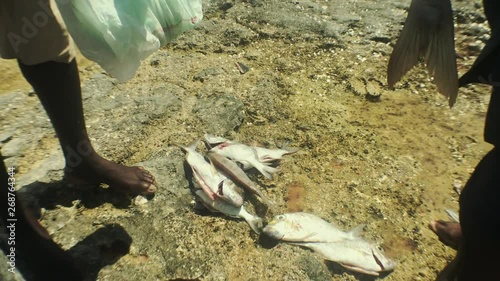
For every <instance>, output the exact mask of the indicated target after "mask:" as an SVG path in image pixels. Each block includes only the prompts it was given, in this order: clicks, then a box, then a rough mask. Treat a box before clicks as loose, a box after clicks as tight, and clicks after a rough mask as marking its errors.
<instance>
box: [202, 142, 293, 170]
mask: <svg viewBox="0 0 500 281" xmlns="http://www.w3.org/2000/svg"><path fill="white" fill-rule="evenodd" d="M204 139H205V143H207V144H208V145H209V146H210V147H214V146H217V145H219V144H222V143H230V144H234V143H235V142H233V141H230V140H228V139H225V138H223V137H217V136H214V135H210V134H205V135H204ZM251 148H253V149H254V150H255V152H256V153H257V158H258V159H259V161H260V162H261V163H262V164H264V165H269V164H271V163H273V162H275V161H279V160H281V158H283V156H284V155H287V154H292V153H295V152H297V151H298V150H299V149H298V148H289V147H286V146H284V147H283V148H277V149H269V148H265V147H260V146H251ZM238 163H240V164H241V165H242V169H243V170H248V169H250V168H252V165H251V164H250V163H249V162H248V161H238Z"/></svg>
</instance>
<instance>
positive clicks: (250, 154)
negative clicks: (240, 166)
mask: <svg viewBox="0 0 500 281" xmlns="http://www.w3.org/2000/svg"><path fill="white" fill-rule="evenodd" d="M210 151H213V152H215V153H217V154H219V155H222V156H225V157H227V158H230V159H232V160H234V161H236V162H240V163H245V162H246V163H248V164H249V165H250V166H252V167H254V168H255V169H257V170H258V171H259V172H260V173H261V174H262V175H264V176H265V177H266V178H268V179H272V178H273V177H272V173H275V172H277V171H278V169H277V168H274V167H270V166H267V165H265V164H263V163H261V162H260V161H259V157H258V156H257V152H256V151H255V149H254V148H252V147H250V146H247V145H245V144H241V143H232V142H224V143H221V144H219V145H217V146H215V147H213V148H212V149H211V150H210Z"/></svg>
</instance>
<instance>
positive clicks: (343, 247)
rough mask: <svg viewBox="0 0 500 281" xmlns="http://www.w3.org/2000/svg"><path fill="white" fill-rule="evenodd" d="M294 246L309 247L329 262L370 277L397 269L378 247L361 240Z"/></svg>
mask: <svg viewBox="0 0 500 281" xmlns="http://www.w3.org/2000/svg"><path fill="white" fill-rule="evenodd" d="M292 244H294V245H299V246H304V247H307V248H309V249H311V250H313V251H315V252H317V253H319V254H320V255H322V256H323V257H324V258H325V259H327V260H330V261H333V262H336V263H338V264H340V265H341V266H343V267H345V268H347V269H350V270H352V271H356V272H361V273H364V274H368V275H373V276H378V275H379V274H380V272H384V271H391V270H393V269H394V268H395V267H396V263H395V262H394V261H393V260H391V259H390V258H388V257H386V256H385V255H384V253H382V251H381V250H379V249H378V247H376V246H374V245H373V244H372V243H369V242H367V241H365V240H363V239H361V238H357V239H353V240H341V241H337V242H331V243H292Z"/></svg>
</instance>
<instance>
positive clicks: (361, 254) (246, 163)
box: [180, 135, 396, 276]
mask: <svg viewBox="0 0 500 281" xmlns="http://www.w3.org/2000/svg"><path fill="white" fill-rule="evenodd" d="M204 142H205V144H206V145H207V147H208V148H209V151H208V152H207V153H206V154H205V155H206V157H207V158H208V161H207V159H205V156H204V154H201V153H199V152H197V151H196V147H197V145H198V142H195V143H194V144H192V145H191V146H189V147H183V146H180V147H181V149H182V150H183V151H184V152H185V153H186V161H187V163H188V164H189V166H190V167H191V169H192V172H193V184H194V186H195V187H196V188H197V189H196V191H195V194H196V195H197V197H198V198H199V199H200V200H201V203H202V204H203V205H204V206H205V207H206V208H207V209H208V210H210V211H212V212H219V213H223V214H225V215H227V216H230V217H236V218H242V219H244V220H246V221H247V223H248V224H249V225H250V227H251V228H252V230H253V231H255V232H256V233H259V234H260V233H262V232H263V233H264V234H265V235H267V236H269V237H271V238H273V239H276V240H279V241H283V242H286V243H289V244H293V245H298V246H303V247H307V248H310V249H312V250H313V251H315V252H317V253H319V254H321V255H322V256H323V257H324V258H325V259H327V260H330V261H333V262H336V263H339V264H340V265H342V266H343V267H345V268H347V269H350V270H353V271H356V272H361V273H364V274H369V275H374V276H378V275H379V274H380V272H385V271H391V270H393V269H394V268H395V266H396V263H395V262H394V261H392V260H391V259H389V258H387V257H386V256H384V254H383V253H382V251H381V250H379V249H378V247H377V246H375V245H374V244H372V243H369V242H368V241H366V240H364V239H363V238H361V237H360V236H359V232H360V231H361V228H362V227H357V228H355V229H353V230H351V231H349V232H343V231H342V230H340V229H339V228H337V227H336V226H334V225H333V224H331V223H329V222H327V221H325V220H323V219H321V218H319V217H317V216H315V215H313V214H309V213H303V212H299V213H289V214H283V215H278V216H276V217H274V219H273V220H272V221H271V222H269V223H268V224H267V225H266V226H265V227H264V221H263V219H262V218H260V217H258V216H257V215H254V214H251V213H249V212H248V211H246V209H245V208H244V206H243V203H244V202H243V201H244V200H243V198H244V192H245V191H247V192H251V193H253V194H255V195H256V196H258V198H260V200H261V201H262V202H263V203H264V204H266V205H267V206H268V207H273V205H274V204H273V203H272V202H271V201H270V200H269V199H268V198H267V196H266V195H265V194H264V193H263V192H262V191H261V190H260V188H259V187H258V186H257V185H256V184H255V183H254V182H253V181H252V180H251V179H250V178H249V177H248V176H247V175H246V173H245V172H244V170H248V169H251V168H255V169H256V170H258V171H259V172H260V173H261V174H262V175H263V176H264V177H266V178H269V179H271V178H272V174H273V173H275V172H276V171H278V168H275V167H274V166H276V164H277V162H279V161H280V160H281V158H282V157H283V156H284V155H286V154H290V153H294V152H296V151H297V149H267V148H263V147H255V146H253V147H252V146H247V145H245V144H242V143H237V142H233V141H230V140H227V139H224V138H221V137H216V136H212V135H205V136H204Z"/></svg>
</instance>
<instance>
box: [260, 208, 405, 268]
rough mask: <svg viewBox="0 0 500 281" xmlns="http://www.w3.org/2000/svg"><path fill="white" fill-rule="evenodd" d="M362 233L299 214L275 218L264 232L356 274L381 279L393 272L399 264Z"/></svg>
mask: <svg viewBox="0 0 500 281" xmlns="http://www.w3.org/2000/svg"><path fill="white" fill-rule="evenodd" d="M361 229H362V226H358V227H356V228H354V229H353V230H351V231H349V232H344V231H342V230H340V229H339V228H337V227H336V226H335V225H333V224H331V223H329V222H327V221H325V220H323V219H321V218H320V217H318V216H316V215H313V214H310V213H305V212H297V213H288V214H283V215H277V216H275V217H274V218H273V220H272V221H271V222H269V224H267V225H266V226H265V227H264V228H263V229H262V232H263V233H264V234H265V235H267V236H269V237H271V238H274V239H276V240H280V241H283V242H286V243H289V244H292V245H297V246H303V247H307V248H310V249H311V250H313V251H315V252H317V253H319V254H321V255H322V256H323V257H324V258H325V259H327V260H330V261H333V262H336V263H339V264H340V265H342V266H343V267H345V268H347V269H350V270H353V271H356V272H361V273H364V274H369V275H374V276H378V275H379V274H380V272H384V271H390V270H393V269H394V268H395V266H396V263H395V262H394V261H392V260H391V259H389V258H387V257H386V256H385V255H384V254H383V253H382V251H380V250H379V249H378V248H377V247H376V246H375V245H373V244H372V243H369V242H367V241H366V240H364V239H362V238H361V237H360V236H359V233H360V231H361Z"/></svg>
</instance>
